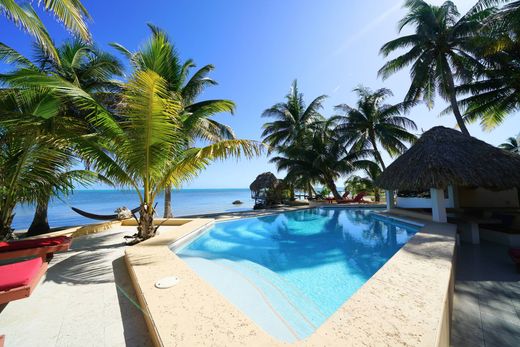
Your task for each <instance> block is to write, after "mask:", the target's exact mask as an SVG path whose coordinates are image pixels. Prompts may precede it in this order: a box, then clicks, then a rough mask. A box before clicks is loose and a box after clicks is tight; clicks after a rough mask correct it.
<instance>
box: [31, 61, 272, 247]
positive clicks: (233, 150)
mask: <svg viewBox="0 0 520 347" xmlns="http://www.w3.org/2000/svg"><path fill="white" fill-rule="evenodd" d="M26 77H28V78H25V79H24V83H25V85H26V86H27V87H34V86H39V85H45V86H48V87H51V86H52V87H53V91H54V93H56V95H58V96H59V97H60V98H63V99H64V100H67V101H69V102H71V103H73V104H75V105H79V106H80V107H81V110H82V112H84V114H85V115H86V117H85V119H86V120H87V121H88V122H89V123H90V124H92V125H93V126H94V128H95V130H96V132H95V133H94V134H92V135H91V136H89V137H87V138H78V139H76V140H75V141H76V144H77V145H76V148H75V150H76V151H77V153H78V156H79V157H80V158H85V159H87V160H88V161H89V162H90V163H91V167H92V168H94V169H95V170H96V172H99V173H100V174H102V175H103V176H104V177H107V178H108V179H110V180H111V181H112V182H114V183H115V184H118V185H121V186H124V187H130V188H133V189H134V190H135V192H136V194H137V195H138V197H139V200H140V213H139V224H138V233H137V235H136V240H137V241H140V240H144V239H147V238H150V237H152V236H153V235H154V234H155V230H156V226H155V225H154V212H155V210H154V203H155V199H156V198H157V195H158V194H159V193H160V192H162V191H163V190H164V189H165V187H167V186H168V185H172V186H174V187H179V186H180V185H182V184H183V183H185V182H186V181H188V180H190V179H192V178H194V177H196V175H197V174H198V173H199V172H200V171H201V170H203V169H204V168H205V167H207V166H208V165H209V164H210V163H211V162H212V161H214V160H218V159H225V158H228V157H239V156H241V155H245V156H246V157H253V156H256V155H258V154H259V153H260V152H261V150H262V147H261V146H260V145H259V144H257V143H256V142H252V141H247V140H223V141H219V142H215V143H212V144H210V145H207V146H205V147H192V148H186V146H185V139H186V138H185V133H184V132H183V131H182V125H181V117H182V105H181V101H180V100H181V97H180V96H179V97H178V98H174V97H173V95H172V93H171V92H170V91H169V90H168V86H167V81H166V80H165V79H163V78H162V77H161V76H159V75H158V74H157V73H155V72H154V71H150V70H147V71H136V72H135V73H134V74H133V75H132V77H131V78H130V80H129V82H127V83H125V84H124V86H123V93H122V96H121V98H122V99H121V102H120V103H119V104H118V108H117V112H118V113H117V115H113V114H112V113H111V112H110V109H108V108H106V107H105V106H104V105H103V104H101V103H100V102H99V101H97V100H96V99H95V98H94V97H93V96H92V95H90V94H89V93H86V92H85V91H84V90H82V89H81V88H79V87H78V86H77V85H75V84H74V83H70V82H67V81H65V80H63V79H60V78H57V77H56V76H49V75H42V74H38V75H36V74H35V73H32V74H28V76H26Z"/></svg>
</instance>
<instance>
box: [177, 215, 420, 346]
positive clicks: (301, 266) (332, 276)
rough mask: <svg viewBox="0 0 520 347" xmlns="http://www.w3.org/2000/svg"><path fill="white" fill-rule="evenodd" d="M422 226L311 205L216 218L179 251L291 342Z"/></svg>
mask: <svg viewBox="0 0 520 347" xmlns="http://www.w3.org/2000/svg"><path fill="white" fill-rule="evenodd" d="M417 230H418V228H417V227H416V226H411V225H407V224H403V223H400V222H395V221H392V220H389V219H386V218H383V217H380V216H377V215H375V214H373V210H369V209H345V208H343V209H342V208H320V209H309V210H303V211H297V212H288V213H281V214H276V215H272V216H266V217H259V218H249V219H242V220H236V221H229V222H219V223H216V224H215V226H213V227H212V228H211V229H209V231H207V232H206V233H204V234H203V235H202V236H200V237H199V238H197V239H196V240H195V241H193V242H192V243H190V244H188V245H187V246H185V247H184V248H182V249H180V250H179V251H177V254H178V255H179V256H180V257H181V258H182V259H183V260H185V261H186V262H187V263H188V265H189V266H190V267H192V268H193V269H194V270H195V271H196V272H198V273H199V275H201V276H202V277H203V278H205V279H206V280H207V281H208V282H210V283H211V284H212V285H213V286H215V287H216V288H217V289H218V290H219V291H221V292H222V294H223V295H225V296H226V297H227V298H228V299H229V300H230V301H231V302H233V303H234V304H235V305H236V306H237V307H238V308H239V309H241V310H242V311H244V312H245V313H246V314H248V315H249V316H250V317H251V318H252V319H253V320H255V321H256V322H257V323H258V324H259V325H260V326H261V327H262V328H264V330H266V331H268V332H269V333H271V334H272V335H273V336H275V337H277V338H279V339H280V340H282V341H289V342H291V341H295V340H298V339H302V338H304V337H306V336H308V335H310V334H311V333H312V332H313V331H314V330H315V329H316V328H317V327H319V326H320V325H321V324H322V323H323V322H324V321H325V320H326V319H327V318H328V317H329V316H330V315H331V314H333V313H334V312H335V311H336V310H337V309H338V308H339V307H340V306H341V305H342V304H343V303H344V302H345V301H346V300H347V299H348V298H349V297H351V296H352V295H353V294H354V293H355V292H356V291H357V290H358V289H359V288H360V287H361V286H362V285H363V284H364V283H365V282H366V281H367V280H368V279H369V278H370V277H371V276H372V275H373V274H374V273H375V272H376V271H377V270H379V268H381V266H383V264H385V263H386V262H387V261H388V259H390V258H391V257H392V255H394V254H395V253H396V252H397V251H398V250H399V249H400V248H401V247H402V246H403V245H404V244H405V243H406V242H407V241H408V239H409V238H410V237H411V236H413V235H414V234H415V233H416V231H417Z"/></svg>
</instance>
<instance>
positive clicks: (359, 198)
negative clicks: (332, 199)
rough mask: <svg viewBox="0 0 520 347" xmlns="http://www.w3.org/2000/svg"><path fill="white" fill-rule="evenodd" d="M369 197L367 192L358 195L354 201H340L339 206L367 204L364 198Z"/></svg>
mask: <svg viewBox="0 0 520 347" xmlns="http://www.w3.org/2000/svg"><path fill="white" fill-rule="evenodd" d="M366 195H367V193H365V192H361V193H358V194H357V195H356V196H355V197H354V199H343V200H339V201H338V204H350V203H359V204H366V203H368V201H365V200H363V198H364V197H365V196H366Z"/></svg>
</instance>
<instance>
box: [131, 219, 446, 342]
mask: <svg viewBox="0 0 520 347" xmlns="http://www.w3.org/2000/svg"><path fill="white" fill-rule="evenodd" d="M204 223H208V224H207V225H209V223H211V222H210V221H207V220H206V221H205V220H199V219H196V220H193V221H192V222H189V223H186V224H184V225H182V226H180V227H179V228H178V229H177V230H175V231H174V232H170V233H163V234H161V235H159V236H156V237H154V238H153V239H150V240H147V241H145V242H142V243H140V244H138V245H136V246H134V247H130V248H127V249H126V262H127V265H128V268H129V272H130V276H131V278H132V280H133V282H134V286H135V288H136V293H137V296H138V298H139V301H140V303H141V306H143V308H144V307H146V311H145V314H144V315H145V317H146V321H147V324H148V327H149V331H150V333H151V336H152V339H153V341H154V343H155V345H158V346H176V345H187V346H188V345H189V346H288V345H291V346H339V345H341V346H359V345H365V346H374V345H395V346H401V345H408V346H447V345H449V328H450V310H449V308H450V306H451V300H450V298H451V294H450V293H451V291H452V289H453V276H452V269H453V267H452V262H453V256H454V247H455V226H453V225H448V224H437V223H428V222H426V225H425V227H424V228H422V230H421V231H420V232H418V233H417V234H416V235H415V236H414V237H413V238H412V239H410V241H409V242H408V243H407V244H406V245H405V246H404V247H403V248H402V249H401V250H400V251H399V252H397V253H396V255H394V257H392V258H391V259H390V261H388V262H387V263H386V264H385V265H384V266H383V267H382V268H381V269H380V270H379V271H378V272H377V273H376V274H375V275H374V276H373V277H372V278H371V279H370V280H369V281H368V282H366V283H365V285H364V286H363V287H362V288H361V289H360V290H358V291H357V292H356V293H355V294H354V295H353V296H352V297H351V298H350V299H349V300H348V301H346V302H345V303H344V304H343V306H341V307H340V308H339V309H338V311H336V312H335V313H334V314H333V315H332V316H331V317H330V318H329V319H328V320H327V321H326V322H325V323H324V324H323V325H321V326H320V327H319V328H318V329H317V330H316V331H315V332H314V333H313V334H312V335H311V336H309V337H308V338H306V339H304V340H300V341H297V342H295V343H292V344H288V343H282V342H279V341H276V340H275V339H274V338H272V337H271V336H270V335H269V334H267V333H266V332H264V331H263V330H262V329H261V328H260V327H258V326H257V325H256V324H255V323H254V322H252V321H251V319H250V318H249V317H247V316H246V315H245V314H243V313H242V312H241V311H240V310H238V309H237V308H236V307H235V306H233V305H232V304H231V303H230V302H229V301H227V300H226V299H225V298H224V297H223V296H222V295H221V294H220V293H219V292H218V291H217V290H216V289H214V288H213V287H211V286H210V285H209V284H208V283H207V282H205V281H204V280H203V279H202V278H201V277H199V276H198V275H197V274H196V273H195V272H193V270H191V269H190V268H189V267H188V266H187V264H186V263H184V262H183V261H182V260H181V259H180V258H179V257H177V256H176V255H175V254H174V253H173V252H172V251H171V250H170V248H169V246H170V245H171V244H172V243H173V242H175V241H177V240H179V239H181V238H184V237H185V236H186V235H188V234H189V233H191V232H193V231H195V230H200V228H203V227H204V226H205V224H204ZM422 223H425V222H424V221H422ZM168 276H176V277H178V278H179V279H180V281H179V283H178V284H176V285H175V286H173V287H171V288H168V289H158V288H155V286H154V284H155V282H156V281H158V280H159V279H162V278H164V277H168Z"/></svg>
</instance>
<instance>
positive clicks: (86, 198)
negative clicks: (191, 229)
mask: <svg viewBox="0 0 520 347" xmlns="http://www.w3.org/2000/svg"><path fill="white" fill-rule="evenodd" d="M163 199H164V198H163V195H161V196H159V197H158V199H157V202H158V205H157V211H158V213H159V215H160V216H161V217H162V214H163V202H164V200H163ZM235 200H240V201H242V202H244V204H242V205H233V204H232V202H233V201H235ZM138 201H139V200H138V197H137V194H136V193H135V192H134V191H130V190H76V191H75V192H74V194H73V195H71V196H68V197H65V198H62V199H54V200H53V201H52V203H51V205H50V208H49V223H50V225H51V227H60V226H69V225H78V224H86V223H95V222H96V221H95V220H92V219H88V218H85V217H82V216H80V215H78V214H77V213H75V212H74V211H72V210H71V209H70V206H74V207H77V208H79V209H82V210H84V211H88V212H93V213H97V214H113V213H114V210H115V209H116V208H118V207H121V206H126V207H128V208H134V207H137V206H138V205H139V203H138ZM172 204H173V213H174V215H175V216H183V215H190V214H199V213H213V212H229V211H241V210H249V209H252V207H253V204H254V201H253V200H251V195H250V191H249V189H182V190H175V191H173V194H172ZM15 213H16V215H15V218H14V223H13V226H14V228H15V229H26V228H28V227H29V225H30V224H31V221H32V218H33V215H34V206H30V205H20V206H18V207H17V208H16V210H15Z"/></svg>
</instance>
